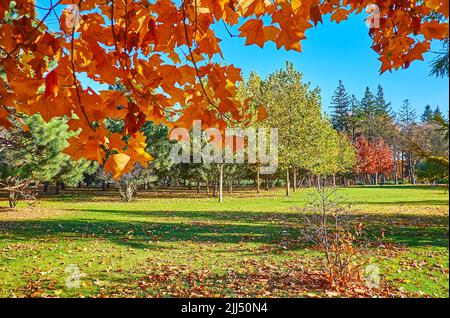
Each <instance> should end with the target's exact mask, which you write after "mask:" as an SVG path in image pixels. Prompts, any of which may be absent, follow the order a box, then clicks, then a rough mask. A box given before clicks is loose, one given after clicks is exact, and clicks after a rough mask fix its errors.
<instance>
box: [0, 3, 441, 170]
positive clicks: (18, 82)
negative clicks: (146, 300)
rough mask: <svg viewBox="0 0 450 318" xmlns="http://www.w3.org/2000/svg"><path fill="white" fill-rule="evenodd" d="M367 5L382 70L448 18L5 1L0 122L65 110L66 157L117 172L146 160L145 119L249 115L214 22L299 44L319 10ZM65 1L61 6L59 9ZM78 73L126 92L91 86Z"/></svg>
mask: <svg viewBox="0 0 450 318" xmlns="http://www.w3.org/2000/svg"><path fill="white" fill-rule="evenodd" d="M368 4H376V5H377V6H378V8H379V13H378V14H379V18H380V19H379V27H378V26H376V25H372V26H373V27H372V28H371V29H370V32H369V34H370V36H371V37H372V39H373V46H372V47H373V49H374V50H375V51H376V52H377V53H378V54H379V57H380V61H381V72H385V71H387V70H391V69H398V68H401V67H408V66H409V65H410V63H411V62H413V61H414V60H421V59H422V55H423V53H425V52H426V51H428V50H429V49H430V44H431V41H432V40H433V39H445V38H446V37H448V23H447V22H445V21H442V20H441V19H427V20H424V17H426V16H427V17H429V16H431V14H432V13H434V12H436V13H439V14H440V15H443V16H445V17H447V18H448V1H447V0H421V1H415V0H414V1H398V0H370V1H368V0H344V1H341V0H328V1H323V0H305V1H298V0H291V1H286V0H274V1H267V0H240V1H238V0H184V1H181V2H180V1H172V0H161V1H149V0H106V1H95V0H54V1H53V2H50V4H49V7H47V8H39V10H40V13H41V14H40V15H38V14H37V10H36V7H37V6H36V4H35V1H33V0H14V1H11V0H2V1H1V3H0V21H1V22H0V38H1V42H0V65H1V67H0V68H1V70H2V72H3V73H4V76H3V77H1V79H0V95H1V101H0V123H1V124H2V125H6V126H10V123H9V122H8V121H7V120H6V118H7V116H8V114H9V115H11V114H13V115H14V114H17V113H25V114H28V115H31V114H35V113H37V112H39V113H40V114H41V115H42V117H43V118H44V119H45V120H46V121H48V120H50V119H51V118H53V117H55V116H69V117H70V118H71V119H70V120H69V122H68V125H69V127H70V129H71V130H73V131H77V130H78V128H82V132H81V134H80V135H79V136H77V137H76V138H73V139H72V140H71V141H70V147H69V148H68V149H67V150H66V152H67V153H68V154H70V155H71V156H73V157H74V158H81V157H85V158H88V159H90V160H96V161H98V162H99V163H100V164H102V165H104V166H105V168H106V169H107V170H108V171H111V172H113V174H114V175H115V176H119V175H120V174H122V173H124V172H126V171H130V170H131V169H132V168H133V167H134V164H135V163H136V162H140V163H141V164H142V165H144V166H145V165H146V164H147V162H148V160H149V159H150V158H149V156H148V155H147V154H146V152H145V147H146V142H145V138H144V136H143V135H142V134H141V133H139V129H140V128H141V127H142V125H143V124H144V122H145V121H146V120H152V121H154V122H155V123H156V124H159V123H160V122H167V123H169V124H170V125H171V126H190V125H191V124H192V120H193V119H202V121H203V122H205V124H206V125H209V126H210V127H222V128H223V127H224V126H225V125H226V122H225V119H226V118H229V119H232V120H233V121H237V120H240V121H242V120H245V119H246V118H245V116H243V112H242V109H243V108H245V105H246V102H244V103H243V104H242V103H241V102H240V101H239V100H238V99H237V98H236V94H235V92H236V83H237V82H239V81H241V74H240V70H239V69H238V68H236V67H234V66H233V65H223V64H222V63H221V62H220V61H217V60H218V57H223V56H222V51H221V48H220V39H219V38H218V37H217V36H216V34H215V31H214V29H213V28H212V26H213V25H214V24H215V23H217V22H223V24H224V25H225V26H226V27H227V30H229V32H230V35H232V36H234V35H237V36H239V37H244V38H245V39H246V44H247V45H250V44H256V45H258V46H261V47H263V46H264V44H265V43H266V42H268V41H272V42H275V44H276V46H277V48H282V47H284V48H285V49H288V50H296V51H301V44H300V43H301V41H302V40H304V39H305V38H306V36H305V32H306V31H307V30H308V29H310V28H312V27H313V26H314V25H316V24H318V23H320V22H321V21H322V16H323V15H327V14H329V15H331V19H332V20H334V21H336V22H338V23H339V22H341V21H342V20H345V19H347V17H348V16H349V15H350V14H352V13H359V12H362V11H363V10H365V8H366V6H367V5H368ZM62 5H66V6H67V5H70V6H67V7H65V8H64V10H62V13H61V14H58V13H57V12H60V11H58V10H56V9H58V8H59V6H62ZM52 18H53V19H55V18H56V19H57V21H58V22H59V26H56V27H55V26H54V25H51V23H49V21H51V19H52ZM233 26H237V27H238V30H237V31H233V33H236V34H233V33H232V32H231V31H230V28H231V27H233ZM81 74H83V75H82V76H83V77H87V78H88V79H89V81H94V82H97V83H99V84H105V85H106V86H108V85H115V84H116V83H117V82H119V83H120V85H121V86H123V87H124V90H123V91H117V90H113V89H104V90H100V91H96V90H94V89H93V88H92V87H90V86H89V85H84V84H83V83H82V81H81V80H80V78H81ZM175 106H179V107H175ZM108 117H109V118H116V117H117V118H119V119H122V120H124V122H125V128H126V129H125V130H124V131H123V132H122V133H120V134H118V133H111V132H109V131H108V130H107V129H106V128H105V126H104V124H103V122H104V120H105V119H106V118H108ZM125 135H126V138H122V137H124V136H125Z"/></svg>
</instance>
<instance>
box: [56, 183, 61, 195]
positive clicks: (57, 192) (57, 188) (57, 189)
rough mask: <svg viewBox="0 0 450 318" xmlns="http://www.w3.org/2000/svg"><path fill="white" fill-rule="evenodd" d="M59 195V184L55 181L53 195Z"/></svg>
mask: <svg viewBox="0 0 450 318" xmlns="http://www.w3.org/2000/svg"><path fill="white" fill-rule="evenodd" d="M60 193H61V184H60V183H59V182H58V181H57V182H56V183H55V194H56V195H58V194H60Z"/></svg>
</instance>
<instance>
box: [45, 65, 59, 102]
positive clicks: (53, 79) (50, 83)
mask: <svg viewBox="0 0 450 318" xmlns="http://www.w3.org/2000/svg"><path fill="white" fill-rule="evenodd" d="M58 89H59V87H58V74H56V72H55V71H54V70H53V71H51V72H50V73H48V74H47V76H46V77H45V93H44V96H45V98H48V97H50V96H53V97H56V96H58Z"/></svg>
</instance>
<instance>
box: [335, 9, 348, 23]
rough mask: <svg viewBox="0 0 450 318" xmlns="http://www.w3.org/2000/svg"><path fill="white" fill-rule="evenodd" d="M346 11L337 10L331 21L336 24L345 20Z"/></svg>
mask: <svg viewBox="0 0 450 318" xmlns="http://www.w3.org/2000/svg"><path fill="white" fill-rule="evenodd" d="M348 13H349V12H348V11H347V10H345V9H342V8H341V9H337V10H336V11H335V12H334V13H333V14H332V15H331V20H333V21H336V22H337V23H340V22H341V21H344V20H347V17H348Z"/></svg>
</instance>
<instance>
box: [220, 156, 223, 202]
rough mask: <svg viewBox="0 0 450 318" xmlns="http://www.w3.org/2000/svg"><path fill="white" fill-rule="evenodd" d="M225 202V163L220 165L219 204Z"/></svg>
mask: <svg viewBox="0 0 450 318" xmlns="http://www.w3.org/2000/svg"><path fill="white" fill-rule="evenodd" d="M222 202H223V163H221V164H219V203H222Z"/></svg>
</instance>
